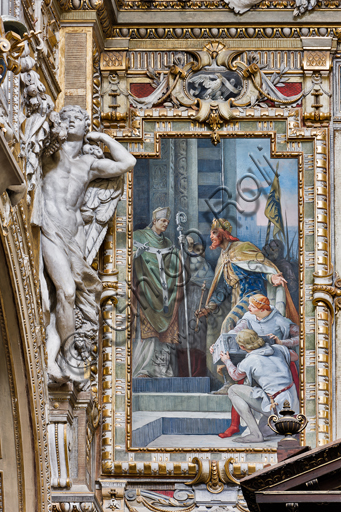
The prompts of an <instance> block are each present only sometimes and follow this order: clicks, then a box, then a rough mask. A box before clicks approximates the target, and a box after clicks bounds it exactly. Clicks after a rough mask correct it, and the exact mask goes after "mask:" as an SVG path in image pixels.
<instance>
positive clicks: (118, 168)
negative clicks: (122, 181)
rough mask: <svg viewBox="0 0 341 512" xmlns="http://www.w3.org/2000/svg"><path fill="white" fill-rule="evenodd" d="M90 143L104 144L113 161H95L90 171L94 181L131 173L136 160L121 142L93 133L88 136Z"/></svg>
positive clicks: (103, 134) (104, 159)
mask: <svg viewBox="0 0 341 512" xmlns="http://www.w3.org/2000/svg"><path fill="white" fill-rule="evenodd" d="M86 138H87V140H88V141H90V142H95V143H97V142H103V144H105V145H106V146H107V148H108V149H109V151H110V154H111V156H112V158H113V160H110V159H108V158H103V159H97V160H95V161H94V162H93V163H92V165H91V169H90V177H91V179H92V180H94V179H96V178H115V177H117V176H121V175H122V174H124V173H126V172H127V171H130V170H131V169H132V168H133V167H134V165H135V163H136V160H135V158H134V157H133V155H131V154H130V153H129V152H128V151H127V150H126V149H125V148H124V147H123V146H122V144H120V143H119V142H117V141H116V140H114V139H112V138H111V137H110V136H109V135H107V134H106V133H100V132H91V133H88V135H87V137H86Z"/></svg>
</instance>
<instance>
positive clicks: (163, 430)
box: [132, 411, 245, 447]
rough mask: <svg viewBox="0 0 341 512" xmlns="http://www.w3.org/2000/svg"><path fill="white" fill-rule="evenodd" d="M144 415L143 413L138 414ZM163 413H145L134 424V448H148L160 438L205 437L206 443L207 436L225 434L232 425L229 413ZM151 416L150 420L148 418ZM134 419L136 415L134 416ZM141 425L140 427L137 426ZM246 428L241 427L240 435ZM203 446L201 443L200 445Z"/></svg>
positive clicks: (184, 440) (183, 440)
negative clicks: (171, 414)
mask: <svg viewBox="0 0 341 512" xmlns="http://www.w3.org/2000/svg"><path fill="white" fill-rule="evenodd" d="M138 414H139V415H142V414H143V413H138ZM166 414H167V413H162V412H161V411H159V412H155V413H149V414H148V413H145V417H144V418H142V417H141V418H140V419H139V420H137V421H135V422H134V419H133V425H134V423H135V425H136V428H133V436H132V441H133V446H136V447H146V446H148V445H149V444H150V443H152V442H153V441H155V440H156V439H158V438H159V437H160V436H203V437H202V442H203V443H204V442H205V436H217V442H218V441H219V439H220V438H218V434H219V433H220V432H224V431H225V430H226V429H227V428H228V427H229V426H230V423H231V419H230V414H229V413H221V415H220V414H218V413H212V415H210V414H201V415H200V413H192V414H191V413H187V414H186V413H182V414H181V413H178V414H177V415H176V413H173V414H175V416H170V415H169V413H168V415H166ZM148 415H149V418H148ZM133 417H134V415H133ZM137 425H139V426H137ZM244 430H245V427H240V434H241V433H242V432H243V431H244ZM182 442H183V443H184V444H183V446H184V447H185V446H186V439H185V437H183V439H182ZM200 444H201V443H200Z"/></svg>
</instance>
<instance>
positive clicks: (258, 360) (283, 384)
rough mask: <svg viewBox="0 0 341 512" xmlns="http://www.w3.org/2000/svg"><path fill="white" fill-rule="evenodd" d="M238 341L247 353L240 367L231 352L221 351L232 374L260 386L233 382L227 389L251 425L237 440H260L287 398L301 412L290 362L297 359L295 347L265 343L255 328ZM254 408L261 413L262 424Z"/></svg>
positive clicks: (248, 330) (239, 412)
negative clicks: (236, 364) (255, 414)
mask: <svg viewBox="0 0 341 512" xmlns="http://www.w3.org/2000/svg"><path fill="white" fill-rule="evenodd" d="M236 341H237V343H238V345H239V346H240V348H241V349H242V350H245V352H247V354H246V356H245V359H243V360H242V361H241V362H240V363H239V364H238V366H237V367H236V366H234V364H233V363H232V361H231V359H230V356H229V353H228V352H226V354H224V353H223V352H221V354H220V357H221V360H222V361H223V362H224V363H225V365H226V368H227V371H228V373H229V375H230V377H231V378H232V379H233V380H235V381H240V380H242V379H245V377H247V378H248V380H249V382H250V383H252V382H255V383H256V384H257V387H251V386H246V385H245V384H240V385H233V386H231V387H230V388H229V390H228V396H229V398H230V400H231V402H232V406H233V407H234V408H235V409H236V411H237V412H238V414H239V415H240V416H241V417H242V418H243V420H244V421H245V423H246V425H247V426H248V427H249V430H250V434H248V435H246V436H244V437H238V438H236V439H234V441H235V442H238V443H259V442H262V441H264V437H266V436H268V435H269V434H270V432H271V430H270V429H269V427H268V426H267V420H268V417H269V416H270V415H271V414H273V413H276V408H277V410H278V411H279V410H280V409H281V408H282V407H283V404H284V401H285V400H288V401H289V403H290V405H291V407H292V409H293V410H294V411H295V412H296V413H298V412H299V402H298V397H297V391H296V387H295V385H294V382H293V379H292V374H291V371H290V362H291V361H295V360H297V359H298V356H297V354H296V353H295V352H293V351H292V350H289V349H288V348H287V347H285V346H283V345H272V346H270V345H269V344H268V343H265V342H264V340H263V339H262V338H260V337H259V336H258V334H257V333H256V332H255V331H253V330H252V329H244V330H243V331H240V332H239V333H238V335H237V337H236ZM253 411H257V412H259V413H261V414H262V416H261V418H260V420H259V423H257V421H256V418H255V417H254V415H253Z"/></svg>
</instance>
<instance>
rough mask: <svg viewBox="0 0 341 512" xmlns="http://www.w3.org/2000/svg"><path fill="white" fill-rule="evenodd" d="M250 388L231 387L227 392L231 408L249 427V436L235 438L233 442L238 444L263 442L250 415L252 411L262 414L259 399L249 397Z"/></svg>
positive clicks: (253, 418)
mask: <svg viewBox="0 0 341 512" xmlns="http://www.w3.org/2000/svg"><path fill="white" fill-rule="evenodd" d="M251 393H252V388H251V387H250V386H245V385H244V384H241V385H239V386H238V385H233V386H231V387H230V389H229V390H228V396H229V398H230V400H231V402H232V405H233V407H234V408H235V409H236V411H237V412H238V414H239V415H240V416H241V417H242V418H243V420H244V421H245V423H246V424H247V426H248V427H249V430H250V434H249V435H247V436H243V437H238V438H235V439H234V441H235V442H238V443H259V442H261V441H263V435H262V433H261V431H260V430H259V428H258V424H257V421H256V419H255V417H254V415H253V413H252V410H253V409H254V410H256V411H258V412H262V409H261V403H262V400H261V398H253V397H252V396H251Z"/></svg>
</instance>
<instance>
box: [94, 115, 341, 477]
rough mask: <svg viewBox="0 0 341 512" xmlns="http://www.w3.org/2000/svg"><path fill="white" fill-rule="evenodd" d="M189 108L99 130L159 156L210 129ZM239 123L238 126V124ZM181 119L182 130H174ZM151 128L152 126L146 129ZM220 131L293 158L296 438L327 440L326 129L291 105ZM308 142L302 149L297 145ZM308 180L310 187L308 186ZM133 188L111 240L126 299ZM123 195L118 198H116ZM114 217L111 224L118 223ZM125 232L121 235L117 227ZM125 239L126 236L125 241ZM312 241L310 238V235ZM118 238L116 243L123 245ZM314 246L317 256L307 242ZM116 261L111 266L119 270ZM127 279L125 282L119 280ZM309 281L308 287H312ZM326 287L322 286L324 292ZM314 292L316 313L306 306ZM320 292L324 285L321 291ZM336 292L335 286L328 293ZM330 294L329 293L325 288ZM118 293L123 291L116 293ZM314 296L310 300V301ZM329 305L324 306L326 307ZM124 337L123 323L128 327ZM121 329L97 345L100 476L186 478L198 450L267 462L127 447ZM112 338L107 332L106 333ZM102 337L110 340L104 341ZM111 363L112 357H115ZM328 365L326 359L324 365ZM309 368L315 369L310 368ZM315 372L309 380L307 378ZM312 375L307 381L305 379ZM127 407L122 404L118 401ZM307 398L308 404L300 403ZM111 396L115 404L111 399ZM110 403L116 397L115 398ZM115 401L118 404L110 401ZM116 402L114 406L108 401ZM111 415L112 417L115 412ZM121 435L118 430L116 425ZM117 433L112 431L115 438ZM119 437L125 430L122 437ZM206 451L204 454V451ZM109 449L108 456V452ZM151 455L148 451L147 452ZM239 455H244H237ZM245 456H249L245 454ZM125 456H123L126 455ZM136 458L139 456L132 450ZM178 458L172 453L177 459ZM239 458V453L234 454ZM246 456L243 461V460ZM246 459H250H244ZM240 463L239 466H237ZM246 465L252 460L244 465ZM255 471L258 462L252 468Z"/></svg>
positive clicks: (267, 453) (125, 353) (141, 153)
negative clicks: (300, 428)
mask: <svg viewBox="0 0 341 512" xmlns="http://www.w3.org/2000/svg"><path fill="white" fill-rule="evenodd" d="M196 114H197V112H196V111H194V110H193V111H192V110H191V109H188V110H186V111H180V110H178V109H169V108H168V109H166V108H159V109H153V108H151V109H145V110H141V109H140V110H138V111H135V110H132V111H131V116H132V117H131V119H134V120H135V121H134V123H135V125H134V126H135V128H134V129H133V130H131V129H126V130H117V129H111V128H107V129H106V131H107V132H108V133H110V134H111V135H112V136H114V137H118V138H119V139H120V140H121V141H124V142H125V143H126V144H127V147H128V149H129V150H130V151H131V152H133V154H134V155H135V156H136V157H138V158H158V156H159V155H160V140H161V138H162V137H167V138H186V137H199V138H201V137H205V138H207V137H209V136H210V131H209V129H208V128H207V126H204V125H203V124H201V123H199V122H197V121H195V120H194V119H193V118H194V117H195V115H196ZM173 122H176V126H177V129H176V130H173V129H172V123H173ZM248 122H249V123H253V126H254V123H255V122H256V123H257V126H258V130H256V131H255V130H254V128H253V129H251V130H250V131H247V129H246V128H245V127H246V126H247V124H248ZM278 123H285V126H286V128H285V134H284V133H283V130H282V131H281V133H282V134H280V133H278V132H277V130H278V127H279V124H278ZM241 124H242V126H243V130H241V128H240V125H241ZM180 125H181V126H182V129H180ZM152 126H154V128H153V129H152ZM218 133H219V136H220V137H245V136H246V137H270V139H271V150H272V154H273V155H274V156H276V157H280V158H288V157H291V158H292V157H296V158H298V162H299V163H298V165H299V167H298V169H299V225H300V238H299V251H300V256H299V258H300V259H299V272H300V318H301V333H300V339H301V345H300V365H301V393H300V403H301V409H302V412H305V413H306V414H307V416H308V419H309V421H310V427H308V429H309V430H308V431H307V432H306V433H304V434H302V443H303V444H304V443H306V442H308V443H312V442H313V440H314V439H315V442H316V444H317V445H323V444H326V443H328V442H329V441H330V440H331V439H332V422H331V415H330V411H331V403H332V390H331V382H332V379H331V374H330V373H331V370H330V369H329V370H328V371H327V374H326V365H327V363H328V361H329V362H330V361H331V350H330V349H331V346H332V322H333V314H332V311H331V310H332V309H333V307H332V306H331V304H332V303H331V302H330V300H329V299H328V300H329V306H327V301H326V300H324V298H323V297H321V295H316V293H317V289H315V286H317V285H318V284H319V282H318V281H319V280H321V279H322V280H325V279H327V278H328V276H330V274H331V259H330V237H329V232H330V222H329V220H328V215H329V212H330V203H329V178H328V173H327V169H328V159H327V158H325V156H326V155H327V154H328V150H327V144H328V129H327V128H320V127H311V128H307V127H304V126H303V125H302V119H301V113H300V109H292V108H275V107H273V108H270V107H269V108H246V109H245V110H244V111H243V112H241V111H240V109H232V119H231V120H230V121H229V122H224V123H223V126H222V127H221V129H220V130H218ZM305 144H306V147H307V148H308V146H309V145H310V146H309V147H310V149H309V150H304V145H305ZM314 182H315V185H314ZM132 187H133V179H132V176H131V175H128V177H127V184H126V201H127V204H126V212H125V213H126V215H125V223H124V227H123V228H122V227H121V226H122V225H120V227H119V233H117V235H118V236H119V240H117V241H116V247H117V250H116V254H117V257H118V258H119V259H120V264H119V266H123V268H125V269H126V275H125V274H124V273H122V271H123V268H121V270H120V272H119V276H118V287H119V288H120V289H122V290H126V293H127V296H128V300H130V295H131V290H130V284H131V269H132ZM123 199H125V197H124V198H123ZM123 208H124V205H123V204H121V205H120V211H118V213H117V215H118V217H117V220H118V219H121V218H122V217H121V216H122V214H123V212H124V209H123ZM117 220H116V225H117V226H118V225H119V224H117ZM125 230H126V238H125V236H124V232H125ZM125 239H126V242H125V241H124V240H125ZM314 240H315V241H314ZM122 244H123V245H122ZM314 247H315V248H316V257H315V255H314V252H312V250H313V248H314ZM119 266H118V268H119ZM124 275H125V278H126V281H127V282H126V284H125V283H123V282H122V281H123V280H124ZM313 287H314V288H313ZM329 291H330V290H328V291H327V292H328V293H329ZM313 292H314V294H315V295H314V303H315V304H316V318H315V312H314V310H313V309H312V308H311V306H310V304H312V302H311V301H312V299H313V295H312V293H313ZM324 292H326V290H324ZM335 294H336V292H335ZM329 295H330V294H329ZM123 296H124V294H123ZM123 296H122V295H121V297H118V307H119V306H120V304H122V300H124V299H123ZM315 299H316V301H315ZM330 306H331V307H330ZM107 315H108V316H107V318H113V319H114V318H115V315H116V320H113V321H116V322H117V313H116V312H115V308H112V311H109V310H108V311H107ZM130 315H131V312H130V310H129V308H128V310H127V311H125V312H124V314H123V315H120V316H121V318H120V322H121V325H123V323H124V322H125V321H127V323H128V326H129V321H130V319H131V316H130ZM315 325H316V333H317V334H316V351H315V341H314V331H315ZM127 334H128V338H129V327H128V330H127ZM124 339H125V336H124V333H123V335H122V333H120V334H119V336H116V343H115V347H114V346H113V343H111V342H108V343H105V344H104V346H103V372H104V373H103V374H102V378H101V381H102V386H101V387H102V403H103V427H102V473H103V474H104V475H106V476H109V475H111V476H114V477H119V476H123V475H124V476H132V477H133V476H138V475H139V476H142V475H143V476H153V475H154V476H164V477H173V478H174V477H175V476H177V477H185V476H186V475H191V474H194V472H196V468H195V466H194V464H193V462H194V461H192V458H193V454H194V453H198V452H200V453H201V456H203V457H204V458H205V457H208V458H209V459H210V458H211V457H212V456H213V457H214V455H213V453H214V452H221V453H222V456H223V457H225V455H223V453H225V454H227V453H228V452H233V453H234V454H236V455H237V458H239V457H244V456H245V455H247V457H251V459H252V454H253V453H257V452H258V453H259V452H261V453H262V457H263V461H265V460H266V462H263V464H264V463H267V461H268V460H270V459H268V458H269V457H270V458H271V453H274V451H275V450H272V449H264V450H263V449H262V448H260V449H256V450H255V449H248V448H247V449H245V448H241V449H239V448H237V449H234V450H233V449H231V450H227V449H226V448H225V449H202V450H198V449H194V450H193V449H189V448H183V449H180V448H177V449H170V448H163V449H148V448H134V447H133V446H132V445H131V413H130V404H131V398H132V395H131V378H130V371H129V367H130V364H131V347H130V344H128V346H127V349H126V350H125V348H124ZM112 340H113V338H112ZM108 341H109V340H108ZM125 359H126V361H127V369H126V378H125V379H122V377H120V378H117V377H115V371H116V370H115V368H116V369H117V365H119V368H120V370H119V374H120V375H122V369H123V368H122V366H121V365H122V364H124V361H125ZM114 361H115V362H114ZM329 368H331V365H330V366H329ZM312 372H314V373H312ZM315 373H316V378H315V377H314V378H313V377H312V376H314V375H315ZM312 378H313V380H312ZM125 396H126V405H125V408H124V409H123V410H122V405H123V403H124V401H125V398H124V397H125ZM307 399H308V401H309V407H308V410H305V409H307V408H306V407H305V402H306V400H307ZM117 400H118V402H117ZM115 401H116V402H115ZM117 403H119V404H122V405H120V406H119V407H117ZM114 404H115V406H114ZM114 413H115V418H114V416H113V415H114ZM125 417H126V418H127V426H126V437H127V448H126V450H127V451H125V449H124V445H122V441H123V439H122V435H121V429H124V427H125ZM122 433H123V430H122ZM117 436H118V437H117ZM124 437H125V436H124ZM142 452H144V453H146V459H147V460H148V462H147V461H144V462H143V461H141V462H138V461H137V460H136V461H135V460H134V458H135V457H134V455H133V454H134V453H142ZM174 452H177V453H179V452H180V453H183V460H182V459H181V462H172V461H171V459H170V454H171V453H174ZM120 453H122V456H123V454H124V453H125V454H126V455H124V457H123V460H120V456H119V454H120ZM205 453H206V454H207V455H205ZM114 454H115V455H114ZM149 454H150V455H149ZM243 454H245V455H243ZM248 454H250V455H248ZM127 458H128V460H127ZM138 460H139V461H140V460H141V455H139V458H138ZM178 460H179V459H178ZM239 460H241V459H239ZM244 460H245V459H244ZM247 460H250V459H249V458H248V459H247ZM238 465H239V468H238ZM251 466H252V465H251ZM257 469H258V468H257ZM238 471H245V472H249V471H251V472H252V467H250V464H248V463H247V462H245V463H244V469H243V470H242V469H240V463H239V462H236V463H235V464H234V473H233V474H234V475H238Z"/></svg>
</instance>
